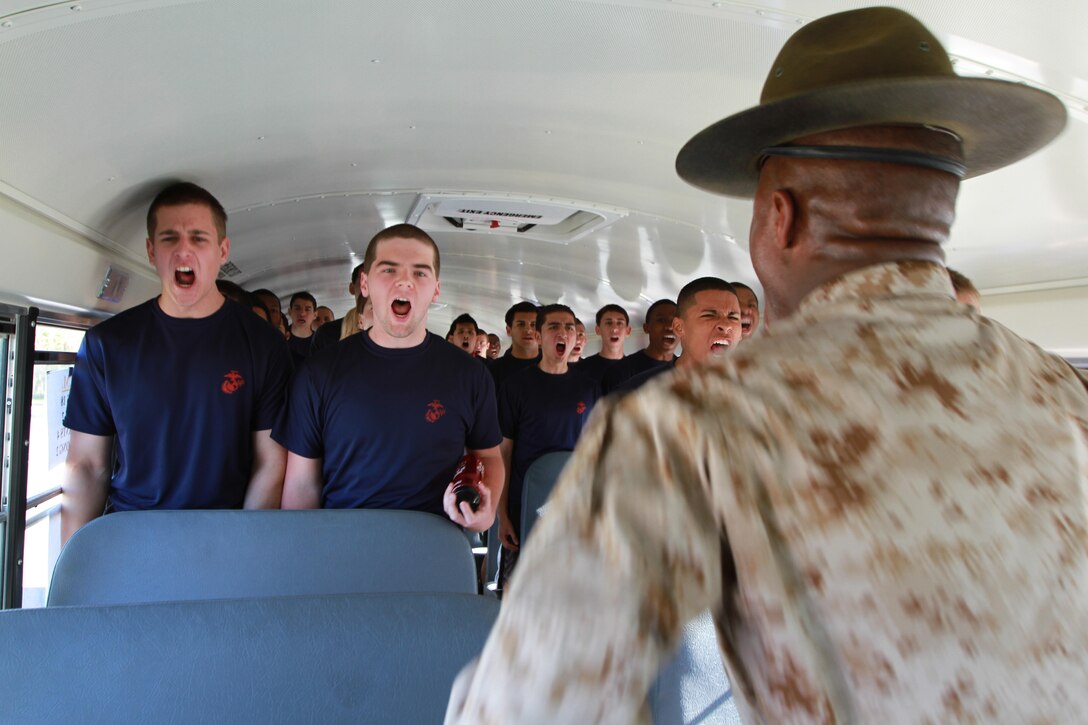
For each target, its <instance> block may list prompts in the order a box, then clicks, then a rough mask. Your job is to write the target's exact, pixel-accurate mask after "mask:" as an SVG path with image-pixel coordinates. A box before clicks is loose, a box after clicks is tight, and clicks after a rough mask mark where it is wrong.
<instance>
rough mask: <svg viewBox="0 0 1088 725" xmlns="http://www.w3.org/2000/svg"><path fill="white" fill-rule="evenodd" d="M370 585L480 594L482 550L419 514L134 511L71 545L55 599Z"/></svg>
mask: <svg viewBox="0 0 1088 725" xmlns="http://www.w3.org/2000/svg"><path fill="white" fill-rule="evenodd" d="M367 592H463V593H466V594H471V593H475V592H476V570H475V564H474V562H473V559H472V551H471V549H470V547H469V543H468V541H467V540H466V539H465V536H464V535H463V534H462V533H461V531H460V530H459V529H458V528H457V527H456V526H454V525H453V524H452V523H451V522H450V521H448V520H446V519H443V518H441V517H438V516H434V515H432V514H427V513H420V512H418V511H389V510H350V511H346V510H338V511H337V510H329V511H324V510H322V511H133V512H120V513H114V514H109V515H107V516H103V517H101V518H98V519H95V520H94V521H92V522H90V523H89V524H87V525H86V526H84V527H82V528H81V529H80V530H79V531H77V532H76V533H75V535H74V536H73V537H72V538H71V539H70V540H69V541H68V544H67V545H66V546H65V547H64V550H63V551H62V552H61V554H60V557H59V558H58V560H57V564H56V567H55V569H54V570H53V580H52V583H51V585H50V589H49V601H48V605H49V606H57V605H73V604H80V605H90V604H98V605H104V604H131V603H140V602H162V601H177V600H188V599H236V598H241V597H270V596H287V595H303V594H356V593H367Z"/></svg>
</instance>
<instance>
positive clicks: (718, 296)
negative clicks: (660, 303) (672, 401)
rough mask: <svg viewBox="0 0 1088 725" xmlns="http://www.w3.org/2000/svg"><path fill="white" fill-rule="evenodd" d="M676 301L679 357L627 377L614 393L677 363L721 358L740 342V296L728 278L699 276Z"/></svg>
mask: <svg viewBox="0 0 1088 725" xmlns="http://www.w3.org/2000/svg"><path fill="white" fill-rule="evenodd" d="M676 302H677V305H676V317H675V318H674V319H673V321H672V330H673V332H674V333H675V334H676V337H677V338H679V340H680V344H681V345H683V347H684V351H683V352H682V353H681V354H680V357H678V358H676V360H675V361H674V362H672V363H667V364H665V365H662V366H660V367H654V368H650V369H649V370H646V371H644V372H642V373H639V374H638V375H636V376H635V377H633V378H630V379H628V380H626V381H624V383H623V384H622V385H620V386H619V387H618V388H616V389H615V390H614V391H612V392H613V393H629V392H631V391H633V390H637V389H638V388H639V387H641V386H642V385H644V384H645V383H646V382H648V381H649V380H651V379H652V378H655V377H657V376H658V375H660V374H662V373H666V372H668V371H669V370H671V369H673V368H674V367H676V368H689V367H695V366H698V365H706V364H710V363H713V362H715V361H720V360H722V356H723V355H726V354H727V353H729V352H730V351H731V350H732V349H733V348H734V346H736V345H737V344H739V343H740V341H741V309H740V299H739V297H738V295H737V292H736V290H735V289H733V285H732V284H730V283H729V282H726V281H725V280H724V279H720V278H718V277H700V278H699V279H696V280H693V281H691V282H688V283H687V284H686V285H684V288H683V289H682V290H680V295H679V297H677V298H676Z"/></svg>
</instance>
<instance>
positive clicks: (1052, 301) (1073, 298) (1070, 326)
mask: <svg viewBox="0 0 1088 725" xmlns="http://www.w3.org/2000/svg"><path fill="white" fill-rule="evenodd" d="M982 312H983V314H985V315H986V316H987V317H991V318H993V319H995V320H997V321H998V322H1000V323H1001V324H1003V325H1005V326H1006V327H1008V328H1009V329H1010V330H1012V331H1013V332H1015V333H1017V334H1018V335H1021V336H1022V337H1025V338H1027V339H1028V340H1031V341H1032V342H1034V343H1035V344H1037V345H1039V346H1041V347H1044V348H1046V349H1047V350H1051V351H1052V352H1056V353H1058V354H1060V355H1064V356H1066V357H1088V287H1067V288H1064V289H1052V290H1038V291H1035V292H1016V293H1012V294H1000V295H983V297H982Z"/></svg>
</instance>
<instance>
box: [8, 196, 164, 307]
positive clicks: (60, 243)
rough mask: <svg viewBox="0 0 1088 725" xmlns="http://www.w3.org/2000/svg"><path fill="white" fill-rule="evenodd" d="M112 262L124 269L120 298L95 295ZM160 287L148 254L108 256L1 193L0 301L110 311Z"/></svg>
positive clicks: (148, 296) (76, 235) (91, 242)
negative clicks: (140, 256) (145, 256)
mask: <svg viewBox="0 0 1088 725" xmlns="http://www.w3.org/2000/svg"><path fill="white" fill-rule="evenodd" d="M111 265H112V266H113V268H114V270H115V271H116V270H121V271H123V272H124V273H125V274H127V275H128V282H127V288H126V289H125V292H124V295H123V297H122V299H121V302H120V303H113V302H104V301H102V300H99V299H98V293H99V291H100V290H101V288H102V282H103V279H104V278H105V275H106V270H107V269H109V267H110V266H111ZM158 293H159V280H158V277H157V276H156V275H155V273H154V270H152V269H151V266H150V264H148V262H147V260H146V259H144V260H142V264H140V263H139V261H138V260H135V259H131V258H128V257H127V256H126V258H124V259H121V258H120V255H114V258H111V256H110V255H108V254H107V253H106V251H105V250H104V249H103V248H102V247H101V246H100V245H99V244H97V243H96V242H94V241H91V240H89V239H87V238H86V237H84V236H83V235H81V234H79V233H77V232H75V231H73V230H71V229H69V228H67V227H65V226H64V225H62V224H61V223H59V222H57V221H55V220H53V219H50V218H48V217H46V216H44V215H43V214H41V213H39V212H37V211H34V210H32V209H30V208H28V207H26V206H23V205H22V204H20V203H18V202H15V201H13V200H12V199H10V198H8V197H5V196H2V195H0V301H4V302H8V303H12V304H16V305H36V306H38V307H43V308H47V309H54V310H57V311H69V312H71V311H80V312H88V311H91V310H97V311H99V312H100V313H106V314H110V313H113V312H118V311H120V310H122V309H125V308H127V307H131V306H133V305H135V304H138V303H140V302H143V301H144V300H146V299H148V298H150V297H154V296H155V295H157V294H158ZM73 308H74V309H73Z"/></svg>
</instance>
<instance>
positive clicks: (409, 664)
mask: <svg viewBox="0 0 1088 725" xmlns="http://www.w3.org/2000/svg"><path fill="white" fill-rule="evenodd" d="M458 535H459V534H458ZM498 609H499V604H498V602H497V601H496V600H494V599H490V598H487V597H481V596H479V595H475V594H472V595H466V594H354V595H327V596H303V597H275V598H265V599H232V600H227V599H220V600H210V601H183V602H155V603H151V604H134V605H133V604H130V605H116V606H106V607H97V606H84V607H46V608H45V609H23V610H9V611H4V612H0V641H2V642H3V643H4V651H5V653H6V655H5V656H4V657H0V722H5V723H31V722H33V723H46V724H50V723H58V724H59V723H65V724H67V723H149V722H151V723H232V724H233V723H390V724H394V725H397V724H405V725H415V724H417V723H426V724H427V725H432V724H433V723H439V722H442V718H443V715H444V713H445V711H446V704H447V701H448V700H449V693H450V687H451V685H452V684H453V680H454V678H455V677H456V675H457V673H458V672H459V671H460V670H461V668H462V667H464V666H465V664H467V663H468V662H469V660H471V659H472V658H473V657H475V656H477V655H478V654H479V653H480V650H481V649H482V648H483V643H484V641H485V640H486V638H487V634H488V632H489V631H490V629H491V626H492V624H493V623H494V620H495V617H496V616H497V614H498Z"/></svg>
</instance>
